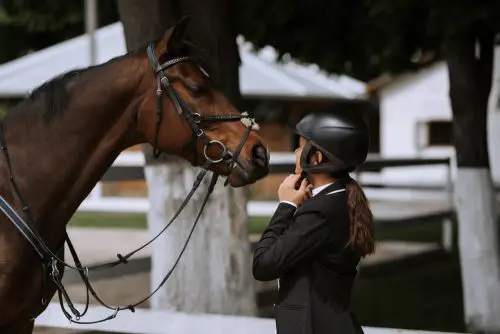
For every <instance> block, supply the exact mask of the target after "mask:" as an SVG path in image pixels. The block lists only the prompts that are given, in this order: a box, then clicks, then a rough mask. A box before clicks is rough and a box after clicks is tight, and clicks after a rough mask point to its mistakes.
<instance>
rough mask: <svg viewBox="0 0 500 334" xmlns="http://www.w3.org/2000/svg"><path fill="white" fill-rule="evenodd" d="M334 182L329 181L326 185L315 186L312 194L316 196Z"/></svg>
mask: <svg viewBox="0 0 500 334" xmlns="http://www.w3.org/2000/svg"><path fill="white" fill-rule="evenodd" d="M332 184H333V182H331V183H328V184H324V185H322V186H319V187H317V188H314V189H313V190H312V195H313V197H314V196H316V195H317V194H319V193H320V192H321V191H322V190H323V189H325V188H326V187H329V186H330V185H332Z"/></svg>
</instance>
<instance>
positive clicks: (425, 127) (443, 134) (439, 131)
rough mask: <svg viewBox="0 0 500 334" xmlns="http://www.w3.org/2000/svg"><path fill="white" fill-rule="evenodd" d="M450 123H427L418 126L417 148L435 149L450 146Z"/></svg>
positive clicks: (440, 121) (451, 136) (441, 121)
mask: <svg viewBox="0 0 500 334" xmlns="http://www.w3.org/2000/svg"><path fill="white" fill-rule="evenodd" d="M452 138H453V135H452V123H451V121H443V120H439V121H438V120H436V121H429V122H423V123H420V124H419V144H420V145H419V146H420V147H421V148H424V147H436V146H441V147H443V146H451V145H453V142H452Z"/></svg>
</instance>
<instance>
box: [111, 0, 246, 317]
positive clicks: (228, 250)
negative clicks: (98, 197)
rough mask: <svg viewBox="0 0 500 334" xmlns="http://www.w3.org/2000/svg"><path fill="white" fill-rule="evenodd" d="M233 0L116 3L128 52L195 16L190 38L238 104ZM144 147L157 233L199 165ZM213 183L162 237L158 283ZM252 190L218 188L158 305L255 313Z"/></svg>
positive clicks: (151, 220)
mask: <svg viewBox="0 0 500 334" xmlns="http://www.w3.org/2000/svg"><path fill="white" fill-rule="evenodd" d="M230 3H231V2H230V1H225V0H203V1H195V0H183V1H160V0H155V1H153V0H150V1H148V2H147V3H145V2H144V1H141V0H118V1H117V4H118V10H119V13H120V18H121V21H122V23H123V25H124V32H125V39H126V44H127V48H128V49H129V50H132V49H137V48H138V47H139V46H144V45H145V43H146V41H148V40H153V39H157V38H159V37H160V36H161V35H162V34H163V32H164V31H165V30H166V28H167V27H168V26H170V25H172V24H173V23H174V22H175V20H176V19H179V18H180V17H181V16H183V15H185V14H190V15H191V17H192V19H191V25H190V33H191V34H190V35H191V36H192V38H191V41H192V42H193V43H194V44H195V45H196V46H197V47H198V48H200V49H201V51H204V53H205V54H206V56H205V60H206V61H208V62H209V65H210V75H211V77H212V78H213V80H214V82H215V83H216V84H218V86H219V88H220V89H221V91H222V92H223V93H224V94H225V95H226V96H227V97H228V98H229V99H230V100H231V101H232V102H233V103H235V104H237V103H238V101H239V99H240V92H239V77H238V66H239V54H238V49H237V45H236V32H235V31H234V29H233V24H232V22H231V15H230V13H231V8H230ZM144 152H145V155H146V164H147V166H146V168H145V174H146V181H147V185H148V191H149V195H148V196H149V200H150V203H151V209H150V211H149V213H148V224H149V229H150V231H151V232H152V234H156V233H157V232H158V231H159V230H160V229H161V228H163V226H164V224H165V223H166V222H167V221H168V218H169V217H170V216H172V215H173V213H174V212H175V211H176V210H177V208H178V207H179V205H180V203H181V202H182V201H183V199H184V198H185V196H186V195H187V193H188V192H189V190H190V188H191V185H192V183H193V181H194V179H195V177H196V173H197V169H194V168H192V167H191V166H190V165H188V163H187V162H184V161H180V160H179V159H176V158H173V157H171V156H164V157H160V159H159V160H158V161H155V160H153V159H152V155H151V147H150V146H149V145H147V146H145V149H144ZM209 179H210V177H206V178H205V180H207V181H208V180H209ZM206 188H207V182H205V184H204V185H203V186H201V187H200V188H199V189H198V191H197V195H195V196H193V198H192V200H191V201H190V203H189V204H188V206H187V207H186V208H185V209H184V211H183V213H182V214H181V215H180V216H179V217H178V219H177V221H176V223H174V224H173V225H172V226H171V227H170V229H169V231H168V232H167V233H166V234H167V237H163V238H159V239H158V240H156V241H155V243H154V245H153V247H154V253H156V254H164V256H162V257H161V258H160V257H155V256H153V259H152V260H153V261H152V277H151V286H152V288H155V287H156V286H157V285H158V283H159V282H160V280H161V279H162V278H163V275H164V274H165V273H166V272H167V271H168V270H169V269H170V267H171V266H172V264H173V261H174V260H175V258H176V256H177V254H178V252H179V251H180V249H181V247H182V244H183V242H184V240H185V239H186V237H187V234H188V232H189V229H190V228H191V224H192V222H193V221H194V218H195V216H196V213H197V211H198V210H199V208H200V204H201V199H202V196H203V194H205V192H206ZM246 196H247V195H246V192H245V190H244V189H241V188H240V189H234V188H231V187H227V188H223V187H222V186H221V185H219V186H218V187H216V189H215V191H214V193H213V195H212V197H211V200H210V201H209V202H208V205H207V207H206V208H205V211H204V215H203V216H202V218H201V219H200V222H199V225H198V226H197V230H196V232H195V234H194V235H193V238H192V240H191V243H190V245H189V246H188V248H187V250H186V252H185V253H184V256H183V258H182V260H181V262H180V263H179V266H178V267H177V269H176V270H175V271H174V273H173V275H172V276H171V278H170V280H169V281H168V283H167V284H166V285H165V288H163V289H162V290H160V292H159V293H158V294H157V295H155V297H153V299H152V300H151V305H152V307H155V308H174V309H177V310H180V311H185V312H212V313H224V314H241V315H254V314H256V302H255V291H254V284H253V279H252V275H251V272H250V262H249V261H250V249H249V242H248V235H247V224H246V220H247V214H246V202H247V197H246Z"/></svg>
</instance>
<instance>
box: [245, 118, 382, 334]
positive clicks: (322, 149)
mask: <svg viewBox="0 0 500 334" xmlns="http://www.w3.org/2000/svg"><path fill="white" fill-rule="evenodd" d="M296 132H297V134H298V135H299V136H300V143H299V147H298V148H297V149H296V150H295V157H296V167H295V174H292V175H290V176H288V177H287V178H286V179H285V180H284V181H283V183H282V184H281V186H280V188H279V190H278V196H279V199H280V204H279V205H278V208H277V210H276V212H275V214H274V216H273V217H272V219H271V222H270V223H269V226H268V228H267V229H266V230H265V231H264V233H263V235H262V238H261V239H260V241H259V243H258V245H257V248H256V250H255V254H254V259H253V275H254V277H255V279H257V280H259V281H270V280H274V279H278V290H279V291H278V301H277V303H276V306H275V309H276V328H277V334H323V333H325V334H337V333H341V334H350V333H363V330H362V329H361V326H359V324H358V323H357V321H356V319H355V317H354V316H353V315H352V313H351V312H350V308H349V300H350V296H351V288H352V285H353V282H354V278H355V277H356V274H357V270H356V267H357V265H358V263H359V261H360V258H362V257H364V256H366V255H368V254H370V253H373V252H374V248H375V247H374V244H375V240H374V228H373V216H372V213H371V211H370V208H369V205H368V201H367V199H366V197H365V195H364V193H363V190H362V189H361V188H360V186H359V185H358V184H357V183H356V181H354V180H353V179H352V178H351V177H350V176H349V172H351V171H352V170H354V168H355V166H356V165H358V164H361V163H363V162H364V161H365V159H366V156H367V154H368V142H369V140H368V133H367V129H366V126H365V124H364V123H363V122H362V121H361V120H360V119H358V118H356V117H355V116H354V115H353V114H352V113H342V112H329V113H313V114H309V115H307V116H306V117H304V118H303V119H302V120H301V121H300V122H299V123H298V124H297V126H296ZM304 176H307V178H305V179H303V180H302V181H301V179H302V178H303V177H304Z"/></svg>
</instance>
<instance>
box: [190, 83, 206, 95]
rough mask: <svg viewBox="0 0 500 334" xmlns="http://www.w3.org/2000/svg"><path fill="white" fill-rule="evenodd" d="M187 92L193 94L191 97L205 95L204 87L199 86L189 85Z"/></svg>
mask: <svg viewBox="0 0 500 334" xmlns="http://www.w3.org/2000/svg"><path fill="white" fill-rule="evenodd" d="M189 90H190V91H191V93H193V95H195V96H199V95H202V94H203V93H205V91H206V87H205V86H201V85H189Z"/></svg>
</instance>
